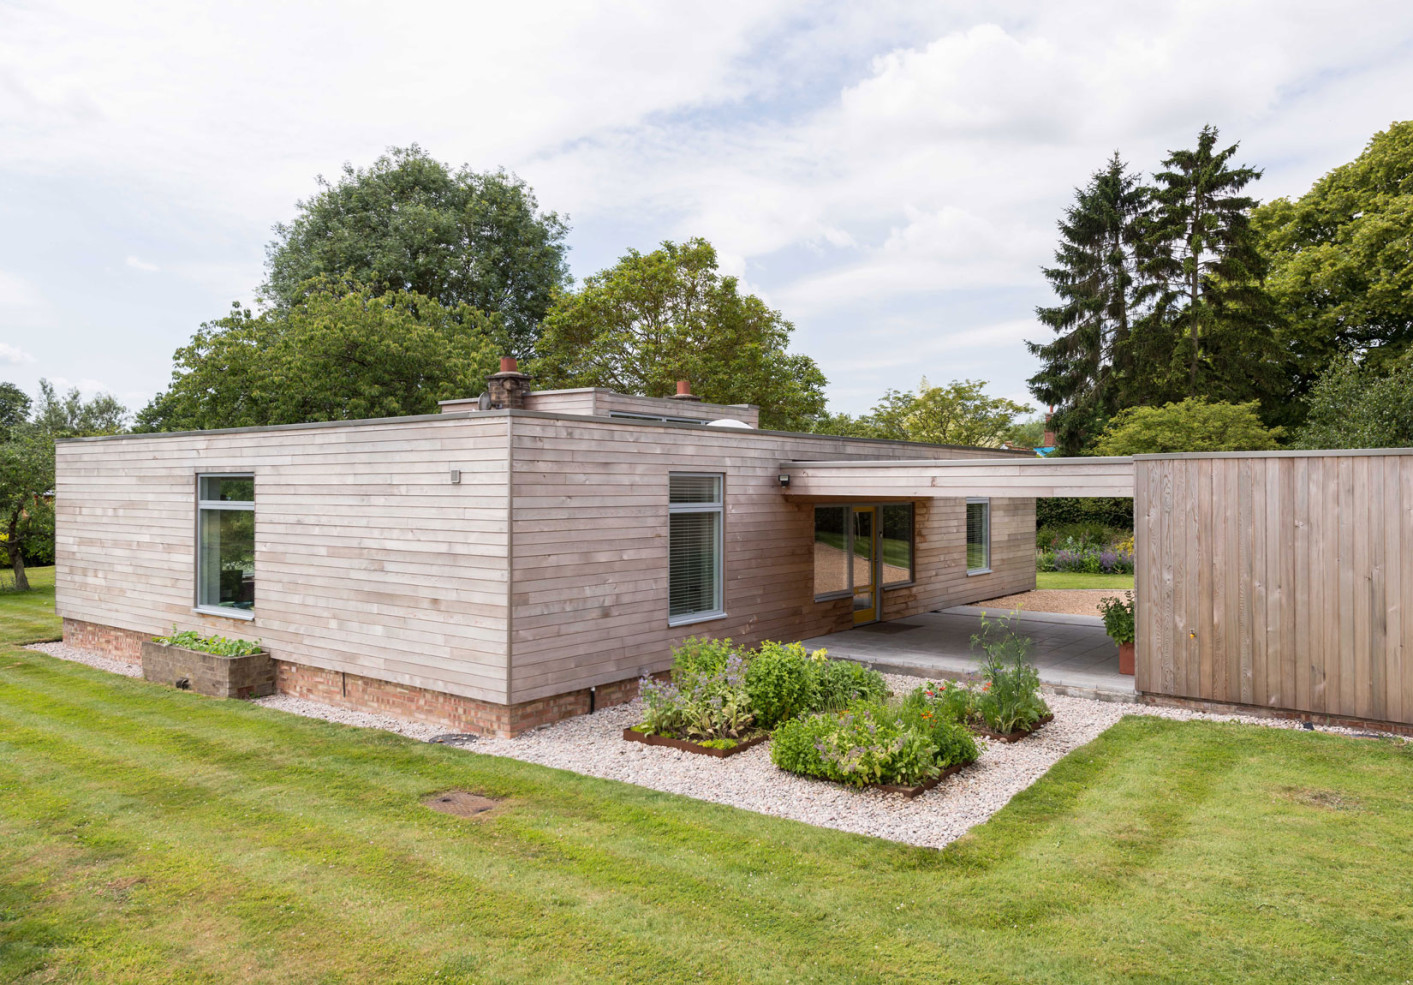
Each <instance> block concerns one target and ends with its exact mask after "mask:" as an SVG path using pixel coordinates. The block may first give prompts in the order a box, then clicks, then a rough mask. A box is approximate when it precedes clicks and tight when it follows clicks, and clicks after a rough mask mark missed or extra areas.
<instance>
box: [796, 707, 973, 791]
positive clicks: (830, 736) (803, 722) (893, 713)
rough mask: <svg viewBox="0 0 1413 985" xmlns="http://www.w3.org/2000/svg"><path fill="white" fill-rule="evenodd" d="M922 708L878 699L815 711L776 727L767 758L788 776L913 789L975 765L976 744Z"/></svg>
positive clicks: (956, 726)
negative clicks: (839, 709)
mask: <svg viewBox="0 0 1413 985" xmlns="http://www.w3.org/2000/svg"><path fill="white" fill-rule="evenodd" d="M926 715H927V712H926V709H925V708H923V707H922V706H920V705H919V704H918V703H917V702H913V703H912V704H911V705H909V703H908V702H907V700H905V701H904V702H902V703H888V702H884V701H872V700H865V701H855V702H854V703H852V704H850V705H849V707H848V708H846V709H845V710H844V711H842V712H837V713H834V712H821V713H818V714H814V715H809V716H807V717H805V718H797V719H794V720H792V721H788V722H786V723H785V724H783V725H781V726H780V728H778V729H776V731H775V735H774V737H773V738H772V740H771V747H770V758H771V761H772V762H774V763H775V765H776V766H778V767H780V768H781V769H783V770H788V771H789V772H791V773H800V774H803V775H805V776H816V777H819V778H821V779H825V780H833V781H835V782H837V783H847V784H851V785H856V786H862V785H864V784H868V783H897V784H905V785H909V786H911V785H914V784H919V783H924V782H926V781H927V780H930V779H932V778H933V777H935V776H937V775H938V774H939V773H940V772H941V771H942V770H943V769H945V768H946V767H948V766H953V765H958V764H961V763H969V762H973V761H975V759H976V757H977V755H978V751H977V746H976V740H975V739H973V738H972V736H971V735H970V733H968V732H967V730H966V729H965V728H963V727H962V726H961V725H959V724H957V723H956V722H948V721H943V720H941V719H933V718H929V717H924V716H926Z"/></svg>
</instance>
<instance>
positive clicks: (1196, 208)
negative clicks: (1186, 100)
mask: <svg viewBox="0 0 1413 985" xmlns="http://www.w3.org/2000/svg"><path fill="white" fill-rule="evenodd" d="M1217 139H1218V131H1217V129H1216V127H1212V126H1205V127H1203V128H1202V132H1201V133H1200V134H1199V135H1198V138H1197V147H1196V148H1195V149H1192V150H1178V151H1172V152H1171V153H1170V154H1169V155H1168V157H1167V158H1166V159H1164V161H1163V167H1164V169H1165V170H1163V171H1160V172H1158V173H1157V174H1155V175H1154V176H1153V177H1154V179H1155V180H1156V182H1157V185H1156V187H1155V188H1154V189H1153V190H1152V202H1151V208H1150V211H1149V212H1148V214H1147V215H1146V216H1145V217H1144V219H1143V222H1142V223H1141V227H1142V228H1141V234H1142V235H1141V243H1140V264H1139V269H1140V275H1141V276H1140V285H1139V289H1138V298H1139V299H1140V301H1142V302H1144V303H1146V304H1148V305H1151V308H1150V310H1149V311H1148V312H1147V314H1146V315H1145V316H1144V318H1143V319H1142V320H1141V321H1139V322H1138V323H1136V324H1135V326H1134V332H1133V337H1132V338H1131V339H1130V340H1129V347H1130V348H1131V355H1130V361H1131V364H1132V365H1133V366H1134V367H1135V373H1134V374H1133V375H1132V376H1131V377H1130V379H1129V380H1128V381H1127V382H1126V385H1125V388H1124V389H1125V392H1124V394H1123V397H1122V400H1123V403H1124V404H1125V405H1126V406H1127V405H1136V404H1149V405H1153V404H1159V403H1163V402H1167V401H1180V400H1183V399H1185V398H1187V397H1205V398H1207V399H1210V400H1217V401H1232V402H1240V401H1246V400H1250V399H1253V398H1261V397H1269V396H1271V395H1272V392H1273V388H1274V386H1275V385H1276V381H1277V376H1278V373H1279V359H1278V356H1277V349H1276V343H1275V338H1274V333H1273V331H1272V329H1273V327H1274V321H1275V313H1274V307H1273V306H1272V304H1271V302H1270V299H1269V297H1268V296H1267V294H1266V291H1265V288H1264V286H1263V284H1262V280H1263V278H1264V276H1265V272H1266V262H1265V260H1264V259H1263V257H1262V254H1261V250H1260V241H1259V237H1258V236H1257V234H1256V232H1255V230H1254V229H1253V228H1252V226H1251V218H1250V212H1251V209H1252V208H1254V207H1255V205H1256V204H1257V203H1256V199H1254V198H1250V197H1248V196H1246V195H1242V194H1240V192H1241V190H1242V189H1243V188H1245V187H1246V186H1247V185H1249V184H1250V183H1251V182H1253V181H1256V180H1257V179H1259V178H1260V177H1261V172H1260V171H1259V170H1257V169H1255V168H1248V167H1231V166H1230V161H1231V159H1232V156H1233V155H1235V153H1236V150H1237V147H1238V146H1239V145H1237V144H1232V145H1231V146H1230V147H1227V148H1226V149H1224V150H1216V145H1217Z"/></svg>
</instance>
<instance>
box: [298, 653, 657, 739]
mask: <svg viewBox="0 0 1413 985" xmlns="http://www.w3.org/2000/svg"><path fill="white" fill-rule="evenodd" d="M275 690H277V691H278V692H279V693H281V694H289V695H292V696H294V697H296V698H306V699H308V700H310V701H318V702H320V703H321V704H326V705H333V706H335V707H336V708H348V709H349V710H351V711H367V712H377V713H380V714H384V715H391V716H392V717H394V718H406V719H411V720H412V721H415V722H424V723H426V724H428V725H439V726H442V727H444V728H446V730H447V731H448V732H465V733H471V734H475V735H496V736H501V737H510V736H515V735H519V734H520V733H521V732H527V731H529V730H530V729H532V728H536V727H537V726H540V725H549V724H551V723H552V722H559V721H563V720H564V719H566V718H573V717H574V716H575V715H586V714H588V713H589V704H590V701H591V697H590V692H589V689H587V688H585V689H583V690H579V691H568V692H566V693H564V694H556V695H552V696H550V697H548V698H537V699H536V700H534V701H523V702H521V703H520V704H516V705H503V704H497V703H496V702H493V701H482V700H479V699H477V698H466V697H462V696H461V695H457V694H447V693H445V692H443V691H432V690H429V689H427V688H420V687H412V686H411V685H408V684H393V683H391V682H389V681H379V680H375V679H373V678H371V677H361V676H359V675H358V674H345V673H341V672H340V671H337V670H323V669H321V668H319V667H310V666H308V665H307V664H298V663H292V662H290V661H288V660H276V661H275ZM637 696H638V680H637V678H632V679H629V680H623V681H615V682H613V683H611V684H603V685H600V686H599V687H598V688H597V689H596V692H595V694H594V695H593V697H592V701H593V703H594V705H595V707H598V708H606V707H608V706H609V705H617V704H623V703H624V702H627V701H632V700H633V699H634V698H636V697H637Z"/></svg>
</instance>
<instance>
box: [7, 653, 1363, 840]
mask: <svg viewBox="0 0 1413 985" xmlns="http://www.w3.org/2000/svg"><path fill="white" fill-rule="evenodd" d="M30 649H32V650H41V651H43V652H44V653H48V654H49V655H50V656H54V657H60V658H62V659H65V660H77V661H79V662H80V663H85V664H88V665H89V666H92V667H99V668H100V669H102V670H111V671H113V672H115V673H120V674H125V675H127V676H129V677H131V676H136V675H138V674H140V671H139V670H138V668H135V667H133V666H131V665H128V664H121V663H118V662H116V661H113V660H107V659H105V658H103V657H100V656H98V655H96V654H93V653H88V652H86V651H83V650H77V649H75V648H73V647H68V646H64V645H63V644H62V643H43V644H38V645H35V646H32V647H30ZM885 677H886V679H887V681H888V684H889V686H890V687H891V688H893V690H894V691H895V692H900V691H907V690H911V689H912V688H914V687H916V686H917V685H918V684H920V683H922V681H921V679H920V678H916V677H906V676H900V675H885ZM1046 700H1047V701H1048V702H1049V704H1050V707H1051V708H1052V709H1053V710H1054V712H1055V720H1054V721H1053V722H1051V723H1050V724H1049V725H1047V726H1045V727H1044V728H1043V729H1041V730H1040V731H1039V732H1037V733H1036V734H1035V735H1033V736H1030V737H1029V738H1026V739H1022V740H1021V741H1020V742H1016V743H1009V744H1008V743H1002V742H983V743H981V744H982V747H983V751H982V754H981V758H980V759H979V760H977V761H976V763H974V764H973V765H972V766H970V767H968V768H967V769H965V770H963V771H962V772H960V773H958V774H956V775H955V776H951V777H949V778H947V779H946V780H944V781H943V782H942V783H941V784H939V785H938V786H936V787H934V788H933V789H931V790H929V791H928V792H926V793H924V794H921V795H920V796H918V797H917V798H915V799H913V800H908V799H906V798H905V797H903V796H901V795H899V794H886V793H881V792H879V791H876V790H854V789H850V788H847V787H842V786H839V785H836V784H833V783H828V782H825V781H821V780H810V779H806V778H804V777H800V776H794V775H792V774H790V773H786V772H783V771H782V770H778V769H776V768H775V766H774V764H772V763H771V761H770V744H769V743H764V744H762V745H759V746H756V747H754V748H752V749H748V750H747V751H745V752H743V753H741V754H739V755H736V756H732V757H730V758H728V759H715V758H712V757H709V756H697V755H693V754H691V753H686V752H681V751H679V750H676V749H668V748H663V747H661V746H645V745H642V744H640V743H636V742H625V741H623V738H622V732H623V729H625V728H627V727H628V726H630V725H635V724H637V723H638V721H639V720H640V717H641V706H640V703H639V702H637V701H634V702H632V703H630V704H626V705H617V706H614V707H611V708H605V709H603V710H601V711H599V712H597V713H595V714H593V715H583V716H580V717H578V718H571V719H568V720H567V721H563V722H558V723H556V724H554V725H546V726H543V727H541V728H538V729H535V730H533V731H531V732H527V733H525V734H524V735H521V736H518V737H516V738H514V739H494V738H484V739H478V740H476V741H474V742H472V743H470V745H469V747H468V748H469V749H470V750H472V751H475V752H478V753H484V754H486V755H491V756H507V757H510V758H512V759H520V760H524V761H526V762H531V763H539V764H541V765H544V766H551V767H555V768H557V769H565V770H571V771H573V772H575V773H582V774H585V775H587V776H597V777H603V778H605V779H609V780H621V781H623V782H625V783H634V784H637V785H638V786H643V787H649V788H651V789H653V790H662V791H666V792H668V793H677V794H683V795H685V796H688V797H695V798H697V799H698V800H708V801H715V802H716V803H721V804H730V805H731V806H733V807H740V808H744V809H745V810H750V811H756V812H758V813H761V814H771V815H774V816H776V817H785V818H791V819H793V820H796V821H803V822H805V823H806V824H814V825H818V826H820V827H826V828H837V829H839V830H841V831H852V832H855V833H857V834H864V835H873V836H875V837H879V838H888V839H891V840H893V841H900V842H906V843H908V844H912V845H922V846H926V847H932V848H941V847H942V846H944V845H946V844H948V843H949V842H952V841H955V840H956V839H957V838H959V837H961V835H963V834H964V833H965V832H966V831H967V830H968V829H970V828H971V827H973V826H974V825H977V824H980V823H982V822H983V821H985V820H986V819H987V818H989V817H991V815H992V814H995V813H996V812H997V811H998V810H1000V809H1001V808H1002V807H1004V806H1005V805H1006V803H1007V802H1008V801H1009V800H1010V799H1011V798H1012V797H1014V796H1015V795H1016V794H1017V793H1019V792H1020V791H1022V790H1024V789H1025V788H1026V787H1028V786H1030V785H1031V784H1032V783H1034V782H1035V781H1036V780H1038V779H1040V777H1041V776H1043V775H1044V774H1045V772H1046V771H1047V770H1048V769H1049V768H1050V767H1051V766H1053V765H1054V764H1055V763H1056V762H1057V761H1058V760H1060V759H1061V758H1062V757H1064V756H1065V755H1067V754H1068V753H1070V752H1072V751H1073V750H1075V749H1077V748H1079V747H1080V746H1082V745H1084V744H1085V743H1087V742H1089V741H1091V740H1093V739H1095V738H1096V737H1098V736H1099V735H1100V734H1101V733H1102V732H1104V730H1106V729H1108V728H1109V727H1110V726H1112V725H1114V724H1115V723H1116V722H1118V720H1119V719H1120V718H1122V717H1123V716H1124V715H1153V716H1157V717H1160V718H1170V719H1177V720H1185V721H1192V720H1203V721H1236V722H1245V723H1249V724H1252V725H1262V726H1266V727H1270V728H1286V729H1297V728H1300V725H1299V723H1297V722H1292V721H1286V720H1283V719H1274V718H1254V717H1249V716H1244V715H1208V714H1204V713H1201V712H1194V711H1188V710H1186V709H1181V708H1158V707H1152V706H1148V705H1135V704H1116V703H1113V702H1106V701H1093V700H1090V699H1088V698H1072V697H1064V696H1061V695H1055V694H1051V695H1047V696H1046ZM255 703H256V704H259V705H263V706H265V707H267V708H274V709H277V710H279V711H284V712H289V713H291V714H295V715H303V716H306V717H310V718H322V719H325V720H328V721H331V722H339V723H342V724H346V725H357V726H361V727H363V728H377V729H384V730H386V731H390V732H397V733H398V734H400V735H405V736H408V737H410V738H413V739H418V740H421V741H427V740H429V739H431V738H432V737H434V736H436V735H440V734H443V733H444V732H445V731H446V730H445V729H444V728H441V727H438V726H432V725H423V724H419V723H416V722H408V721H404V720H402V719H397V718H392V717H390V716H387V715H377V714H370V713H367V712H359V711H348V710H345V709H342V708H334V707H332V706H330V705H324V704H319V703H317V702H314V701H306V700H304V699H302V698H294V697H290V696H289V695H275V696H273V697H269V698H260V699H259V700H257V701H256V702H255ZM1321 731H1328V732H1342V733H1346V734H1353V733H1354V732H1355V731H1356V730H1353V729H1342V728H1321Z"/></svg>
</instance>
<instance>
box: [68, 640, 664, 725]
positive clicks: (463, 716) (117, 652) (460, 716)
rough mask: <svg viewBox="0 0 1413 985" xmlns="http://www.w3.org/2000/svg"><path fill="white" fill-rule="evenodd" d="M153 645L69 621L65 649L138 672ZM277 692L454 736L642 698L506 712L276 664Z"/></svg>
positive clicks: (547, 702) (606, 697) (573, 694)
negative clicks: (84, 652) (408, 721)
mask: <svg viewBox="0 0 1413 985" xmlns="http://www.w3.org/2000/svg"><path fill="white" fill-rule="evenodd" d="M150 639H152V636H151V635H150V634H148V633H138V632H135V631H133V630H130V629H117V628H115V627H113V626H100V625H98V624H96V623H90V622H81V621H79V620H77V619H65V620H64V642H65V643H68V644H69V645H70V646H76V647H78V648H80V649H83V650H94V651H97V652H98V653H101V654H103V655H104V656H105V657H109V658H111V659H113V660H121V661H123V662H124V663H131V664H140V663H141V662H142V644H143V643H144V642H146V641H148V640H150ZM659 676H663V677H665V676H666V675H665V674H663V675H659ZM275 690H276V692H278V693H280V694H290V695H293V696H295V697H297V698H307V699H309V700H310V701H318V702H319V703H320V704H326V705H334V706H335V707H337V708H348V709H350V710H352V711H370V712H379V713H381V714H384V715H391V716H392V717H394V718H407V719H411V720H412V721H415V722H425V723H426V724H428V725H440V726H443V727H445V728H446V730H447V731H449V732H469V733H473V734H476V735H498V736H514V735H519V734H520V733H521V732H527V731H529V730H530V729H532V728H535V727H537V726H540V725H549V724H550V723H552V722H559V721H563V720H564V719H566V718H573V717H574V716H575V715H587V714H588V713H589V711H590V710H591V709H590V705H591V704H592V705H593V706H594V707H597V708H607V707H608V706H609V705H619V704H623V703H624V702H627V701H632V700H633V699H634V698H636V697H637V696H638V679H637V678H636V677H634V678H629V679H628V680H622V681H614V682H613V683H611V684H600V685H599V686H598V687H597V688H593V689H590V688H583V689H581V690H578V691H567V692H565V693H564V694H555V695H551V696H550V697H548V698H536V699H535V700H534V701H523V702H521V703H520V704H517V705H503V704H497V703H495V702H493V701H481V700H478V699H476V698H465V697H462V696H460V695H456V694H447V693H445V692H443V691H432V690H429V689H427V688H421V687H412V686H411V685H408V684H393V683H391V682H389V681H380V680H375V679H374V678H371V677H362V676H360V675H358V674H345V673H341V672H339V671H337V670H323V669H321V668H319V667H310V666H309V665H307V664H299V663H292V662H290V661H288V660H276V661H275Z"/></svg>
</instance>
